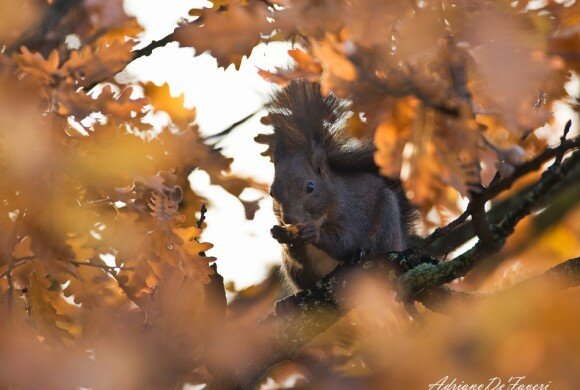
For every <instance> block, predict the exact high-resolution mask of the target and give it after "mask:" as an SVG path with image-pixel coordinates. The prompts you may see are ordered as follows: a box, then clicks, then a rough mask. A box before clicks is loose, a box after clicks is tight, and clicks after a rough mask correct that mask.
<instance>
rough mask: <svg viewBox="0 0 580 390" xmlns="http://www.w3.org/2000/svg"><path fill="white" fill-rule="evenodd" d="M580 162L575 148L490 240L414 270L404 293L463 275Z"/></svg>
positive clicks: (404, 283)
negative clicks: (440, 261)
mask: <svg viewBox="0 0 580 390" xmlns="http://www.w3.org/2000/svg"><path fill="white" fill-rule="evenodd" d="M579 162H580V151H576V152H574V153H573V154H572V156H570V157H569V158H567V159H566V160H565V161H564V162H563V163H562V164H561V165H558V164H554V165H552V166H551V167H550V168H549V169H548V170H546V171H545V172H543V174H542V177H541V179H540V180H539V181H538V182H537V183H536V184H534V185H533V186H531V188H530V189H529V190H528V191H527V192H526V194H525V196H523V197H522V199H521V203H520V204H519V205H518V206H516V207H515V210H513V211H511V212H509V213H508V214H507V215H506V216H505V217H504V218H503V219H502V220H501V221H500V222H499V223H498V224H497V225H495V226H494V227H493V231H494V235H495V238H494V240H493V241H492V242H491V243H484V242H481V241H480V242H478V243H477V244H476V245H475V246H474V247H473V248H471V249H470V250H468V251H467V252H465V253H464V254H462V255H460V256H458V257H456V258H455V259H453V260H451V261H446V262H443V263H439V264H437V265H424V266H419V267H416V268H414V269H412V270H411V271H409V272H407V273H406V274H405V275H403V276H402V277H401V285H402V292H403V293H404V294H405V295H406V296H415V295H416V294H418V293H420V292H421V291H423V290H425V289H426V288H429V287H433V286H438V285H442V284H445V283H449V282H451V281H453V280H455V279H457V278H460V277H462V276H464V275H465V274H466V273H467V272H468V271H469V270H471V268H473V266H474V265H475V264H476V262H477V261H478V260H480V259H481V258H483V257H485V256H489V255H491V254H493V253H495V252H497V251H498V250H499V249H501V247H502V246H503V245H504V243H505V241H506V239H507V237H509V236H510V235H511V234H512V233H513V231H514V228H515V226H516V225H517V223H518V222H519V221H520V220H522V219H523V218H524V217H525V216H526V215H528V214H529V213H530V212H531V211H532V209H533V207H534V205H535V204H536V203H537V202H538V201H539V200H540V199H541V198H542V196H544V195H545V194H546V193H548V192H549V191H550V190H551V189H552V188H553V187H554V186H555V185H556V184H557V183H558V182H559V180H561V179H562V178H564V177H565V176H566V174H567V173H568V172H569V171H570V170H571V169H572V168H573V167H575V166H576V165H577V164H578V163H579Z"/></svg>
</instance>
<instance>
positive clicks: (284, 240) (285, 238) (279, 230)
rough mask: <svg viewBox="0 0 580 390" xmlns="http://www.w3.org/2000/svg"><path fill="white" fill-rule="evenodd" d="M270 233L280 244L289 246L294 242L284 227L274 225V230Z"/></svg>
mask: <svg viewBox="0 0 580 390" xmlns="http://www.w3.org/2000/svg"><path fill="white" fill-rule="evenodd" d="M270 233H271V234H272V237H273V238H274V239H275V240H276V241H278V242H279V243H280V244H288V243H290V242H292V241H293V237H292V236H293V235H292V234H291V232H289V231H288V230H287V229H286V228H284V227H283V226H279V225H274V226H273V227H272V229H270Z"/></svg>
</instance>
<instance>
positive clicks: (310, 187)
mask: <svg viewBox="0 0 580 390" xmlns="http://www.w3.org/2000/svg"><path fill="white" fill-rule="evenodd" d="M312 191H314V183H313V182H311V181H309V182H308V183H306V192H308V193H310V192H312Z"/></svg>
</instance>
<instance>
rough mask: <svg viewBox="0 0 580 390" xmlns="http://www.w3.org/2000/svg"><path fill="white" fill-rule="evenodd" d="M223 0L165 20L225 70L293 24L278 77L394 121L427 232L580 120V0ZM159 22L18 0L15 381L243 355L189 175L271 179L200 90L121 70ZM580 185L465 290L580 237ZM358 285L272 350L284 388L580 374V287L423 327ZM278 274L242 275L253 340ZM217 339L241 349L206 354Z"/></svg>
mask: <svg viewBox="0 0 580 390" xmlns="http://www.w3.org/2000/svg"><path fill="white" fill-rule="evenodd" d="M211 3H212V7H211V8H205V9H201V10H200V9H194V10H192V11H191V12H190V19H193V21H192V22H189V23H183V24H181V25H180V26H178V27H177V28H176V30H175V32H174V33H173V34H171V35H170V36H169V37H168V38H167V40H168V41H177V42H178V43H179V44H180V45H181V46H183V47H194V48H195V49H196V53H197V54H200V53H202V52H204V51H209V52H210V53H211V55H212V56H214V57H215V58H216V59H217V61H218V65H219V66H222V67H227V66H229V65H231V64H233V65H234V66H235V67H239V66H240V64H241V62H242V61H243V58H244V57H245V56H248V55H249V54H250V53H251V51H252V49H253V48H254V47H255V46H256V45H257V44H259V43H261V42H271V41H276V40H284V41H290V42H292V43H293V48H292V49H291V50H290V51H289V54H290V56H291V57H292V58H293V59H294V61H295V63H294V64H293V65H292V66H291V67H288V68H276V69H270V70H266V69H263V70H259V73H260V74H261V75H262V76H263V77H264V78H266V79H267V80H270V81H272V82H274V83H277V84H280V85H284V84H285V83H287V82H288V81H289V80H291V79H294V78H306V79H308V80H312V81H320V82H321V85H322V89H323V92H324V93H330V92H333V93H335V94H336V95H338V96H340V97H343V98H347V99H349V100H350V101H351V109H352V115H351V116H350V117H349V118H348V119H347V120H346V126H347V128H348V130H349V131H350V132H351V134H352V135H353V136H354V137H358V138H372V139H374V141H375V144H376V146H377V151H376V154H375V161H376V163H377V165H378V166H379V167H380V170H381V173H382V174H384V175H387V176H391V177H397V178H400V179H402V181H403V183H404V185H405V188H406V190H407V194H408V196H409V197H410V199H411V200H412V201H413V202H414V203H415V204H417V205H418V206H419V208H420V210H421V212H422V214H423V216H424V222H425V223H424V226H423V229H424V231H428V230H429V229H431V228H433V227H435V226H437V225H444V224H445V223H446V222H448V221H449V220H450V218H452V217H453V216H455V215H457V214H458V213H459V212H460V211H461V203H460V201H461V199H463V198H465V197H467V198H469V196H470V193H471V192H472V191H474V190H476V189H477V187H478V186H479V185H484V186H485V185H487V184H489V182H490V181H491V180H492V179H493V178H494V177H496V176H502V177H505V176H509V175H510V174H511V173H512V172H513V170H514V169H515V168H516V167H517V165H518V164H520V163H521V162H522V161H524V160H525V159H527V158H530V157H532V156H534V155H535V154H537V153H538V152H539V151H541V150H542V149H543V148H544V147H545V146H546V145H547V144H548V143H550V142H552V141H554V139H558V137H560V135H561V129H560V128H558V126H557V124H558V123H557V122H555V120H554V118H553V116H552V113H553V112H554V110H556V109H559V110H560V111H562V110H566V111H565V112H568V113H570V115H573V118H571V119H573V120H574V123H575V129H576V130H574V131H577V126H578V125H577V123H578V109H579V107H580V87H579V84H578V79H576V80H575V81H573V82H571V83H570V84H569V86H568V90H566V89H565V83H566V82H568V81H569V80H570V77H571V75H572V74H573V73H572V72H578V71H580V61H579V58H580V29H579V25H580V5H579V3H578V2H577V1H574V0H568V1H554V0H549V1H544V2H541V4H535V3H537V2H531V1H505V0H470V1H449V0H437V1H431V0H422V1H414V0H410V1H408V0H392V1H381V0H349V1H346V0H332V1H331V0H316V1H307V0H295V1H290V0H288V1H286V0H280V1H257V0H246V1H241V0H240V1H238V0H230V1H222V0H220V1H212V2H211ZM144 6H145V5H144ZM140 34H141V27H140V26H139V24H138V23H137V21H136V20H135V19H134V18H131V17H129V16H128V15H127V14H126V13H125V11H124V9H123V2H122V1H121V0H107V1H93V0H85V1H75V0H51V1H46V0H25V1H12V0H6V1H2V2H1V3H0V43H1V44H2V45H3V50H2V54H1V55H0V85H1V88H0V123H1V125H0V166H1V167H2V178H1V179H0V253H1V255H0V362H2V364H0V387H2V388H59V389H68V388H79V387H84V388H92V389H111V388H125V389H132V388H135V389H136V388H175V387H176V386H177V387H179V386H181V385H183V384H185V383H206V382H208V381H211V379H212V375H211V374H210V371H209V369H208V368H209V367H208V362H211V365H213V367H215V366H216V365H217V366H219V365H220V364H222V363H223V364H224V365H225V364H230V363H231V362H232V361H235V359H236V358H237V357H239V356H243V354H242V353H240V351H241V349H240V350H236V349H235V348H233V347H232V346H233V345H234V344H235V343H231V344H228V340H231V339H228V338H227V337H225V336H223V335H222V334H221V333H220V332H221V330H222V328H221V327H217V326H213V325H212V324H214V322H213V321H214V320H215V318H214V316H215V311H216V310H214V307H212V305H213V304H214V303H212V300H211V299H208V296H206V295H207V291H208V290H207V287H206V286H207V284H208V283H209V282H210V280H212V279H213V281H214V282H215V275H214V269H213V268H212V267H210V265H209V264H210V263H211V262H212V261H214V260H215V259H212V258H208V257H206V256H205V255H204V253H203V252H205V251H206V250H208V249H209V248H210V247H211V244H208V243H203V242H201V241H200V235H201V233H202V229H203V224H201V223H199V224H198V223H196V217H195V215H196V212H198V211H199V210H200V208H201V205H202V204H203V203H204V202H206V200H205V199H203V198H202V197H200V196H199V195H197V194H196V193H194V192H193V191H192V190H191V188H190V183H189V181H188V176H189V174H190V173H191V172H192V171H193V170H194V169H202V170H204V171H206V172H207V173H208V174H209V176H210V178H211V181H212V183H213V184H217V185H220V186H222V187H223V188H224V189H226V190H227V191H229V192H230V193H231V194H232V195H234V196H239V195H240V194H241V192H242V191H243V189H244V188H247V187H260V186H259V184H258V183H255V182H253V181H252V180H250V179H244V178H239V177H236V176H233V175H231V174H229V173H228V170H229V166H230V164H231V162H232V161H231V159H228V158H226V157H224V156H223V155H222V154H221V153H220V151H219V150H214V149H212V147H210V146H208V145H206V144H205V143H204V140H203V138H202V137H201V136H200V135H199V132H198V127H197V126H196V125H195V115H196V114H195V109H194V108H187V107H185V106H184V97H183V96H174V95H172V93H171V91H170V89H169V86H168V85H161V86H158V85H154V84H151V83H147V84H145V83H141V82H135V83H131V84H126V83H125V82H122V81H121V80H119V79H117V78H116V77H115V76H116V75H117V74H118V73H119V72H120V71H122V70H123V69H124V68H125V67H126V65H127V64H128V63H130V62H131V61H133V60H134V59H136V58H138V57H139V56H142V55H144V54H146V53H147V52H146V51H142V49H138V50H136V47H137V45H139V44H144V45H146V44H147V42H141V39H140V36H141V35H140ZM151 45H153V46H151V47H150V48H151V49H152V48H153V47H154V46H155V43H153V44H151ZM141 46H143V45H141ZM558 105H559V106H558ZM558 107H559V108H558ZM562 107H565V108H562ZM158 117H163V118H166V121H165V122H164V124H163V125H161V126H153V125H152V124H151V123H152V118H158ZM566 119H568V118H566ZM539 128H542V131H537V129H539ZM259 140H260V141H261V142H264V143H268V139H267V137H265V136H262V137H260V138H259ZM518 188H519V187H518ZM516 190H517V188H516ZM576 192H577V191H576ZM576 192H571V194H572V195H570V196H569V197H568V198H564V199H560V203H559V207H560V208H559V209H558V210H557V215H558V217H557V218H536V217H542V216H543V215H545V213H548V212H551V209H550V208H548V209H547V210H545V211H544V213H540V214H539V215H538V216H536V217H534V218H533V219H530V220H529V221H526V224H527V225H525V226H522V227H521V229H518V230H517V231H516V233H515V234H514V235H513V236H512V237H511V238H510V241H508V246H507V247H506V249H505V251H504V252H502V253H503V254H504V257H503V258H501V259H499V260H497V261H496V262H495V263H494V264H496V265H495V266H494V267H493V268H491V269H486V270H485V278H483V277H481V278H479V279H477V278H472V280H470V279H466V280H464V281H460V282H458V283H457V286H456V287H457V288H472V289H481V290H484V291H495V290H497V289H500V288H505V287H509V286H512V285H513V284H515V283H516V282H517V281H520V280H522V279H524V278H526V277H529V276H532V275H534V274H537V273H539V272H541V271H542V270H545V269H546V268H548V267H549V266H552V265H554V264H557V263H558V262H560V261H562V260H563V259H566V258H570V257H574V256H577V255H578V253H579V251H580V243H579V240H578V237H579V236H580V222H579V221H580V218H578V209H577V208H576V206H577V199H578V197H577V196H575V195H574V194H575V193H576ZM251 206H252V207H254V206H255V205H251ZM575 208H576V209H575ZM562 210H563V211H562ZM542 221H543V222H542ZM538 223H544V225H543V226H539V227H538ZM505 253H509V254H510V255H509V256H505ZM501 255H502V254H500V255H499V256H501ZM240 261H243V260H242V259H240ZM357 286H358V287H356V288H355V289H354V290H353V291H352V297H353V298H352V299H353V300H354V301H355V302H357V304H360V308H359V309H357V310H355V311H353V312H352V313H350V314H349V315H348V316H347V317H345V318H344V320H343V321H341V322H340V323H339V324H337V325H336V326H334V327H333V328H331V329H330V330H329V331H328V332H326V333H324V334H322V335H320V336H319V337H318V338H316V339H315V340H313V342H312V343H310V344H309V345H308V346H306V347H305V348H304V349H303V350H302V351H301V353H299V355H298V356H297V358H296V359H295V361H294V362H293V363H289V364H286V365H279V366H277V367H275V368H274V369H273V370H272V371H271V372H270V374H271V375H270V377H269V378H268V379H267V380H265V382H264V387H265V388H271V387H280V386H284V385H289V384H291V383H295V384H296V383H298V384H299V383H301V382H300V381H303V380H304V378H308V379H309V381H311V382H312V383H314V384H317V385H319V386H322V387H330V388H341V387H344V388H350V387H353V386H355V387H364V386H366V387H369V388H424V387H426V386H427V385H428V384H429V383H434V382H436V381H437V380H439V379H440V378H442V377H443V376H449V377H450V378H459V379H458V381H464V382H465V383H485V384H487V383H488V381H489V378H492V377H495V376H498V377H502V378H504V381H505V380H507V379H506V378H509V377H510V376H527V379H526V381H525V382H526V383H548V382H549V381H551V383H552V384H551V386H552V387H553V388H559V389H564V388H570V389H572V388H575V385H576V386H577V383H580V377H578V370H577V367H579V366H580V339H579V337H578V332H577V330H578V328H579V327H580V323H579V322H578V321H579V319H580V313H579V310H580V306H579V302H580V301H579V300H578V288H576V289H573V290H569V291H566V292H562V293H558V294H552V293H550V291H549V289H548V287H546V289H543V288H536V289H534V290H533V291H518V292H517V294H514V295H513V296H507V297H504V298H502V299H490V300H486V301H485V302H484V303H482V304H481V305H474V307H469V308H466V307H462V308H458V309H457V316H456V317H457V318H455V319H453V320H451V319H449V318H446V317H441V316H440V315H437V314H434V313H430V312H428V311H427V310H423V309H421V310H420V311H421V312H422V313H423V316H424V320H425V321H424V322H425V323H426V324H427V325H425V326H423V327H421V326H418V325H417V323H416V322H415V321H411V320H410V319H409V318H408V314H407V313H406V312H404V311H403V310H402V308H401V305H400V304H399V303H397V302H395V300H394V299H393V297H392V294H391V293H388V292H386V291H385V287H384V286H382V285H377V284H376V283H375V282H373V281H369V282H363V283H360V284H358V285H357ZM281 294H282V289H281V287H280V284H279V283H278V282H277V278H276V276H275V275H274V274H273V275H271V277H270V278H269V279H268V280H267V281H265V282H264V284H262V285H260V286H256V287H253V288H251V289H248V290H246V291H241V292H237V293H236V298H235V299H234V300H233V302H232V304H231V306H230V310H229V312H228V320H229V325H228V326H229V327H230V328H232V329H238V330H237V331H236V332H234V333H233V334H230V336H229V337H234V338H235V339H236V340H237V341H238V344H239V341H240V340H242V341H244V343H242V344H243V345H242V346H241V347H240V348H242V349H244V348H245V350H246V351H248V350H250V351H251V350H252V348H255V344H254V343H256V342H258V341H259V340H261V339H265V338H266V335H265V334H261V335H259V336H260V337H258V336H256V335H255V334H254V335H253V336H252V337H250V336H248V335H249V333H246V332H245V331H244V329H251V328H252V326H253V325H252V324H254V323H255V322H256V321H258V320H259V319H260V318H261V317H263V316H264V314H266V313H267V312H268V311H270V310H271V307H272V303H273V302H274V301H275V300H276V299H277V298H279V297H280V295H281ZM217 311H219V310H217ZM222 336H223V337H222ZM216 338H217V339H220V338H223V340H221V343H218V345H222V347H223V348H221V349H220V350H219V351H215V350H213V351H211V353H210V354H209V356H210V357H209V358H207V357H206V352H207V351H206V349H207V345H206V344H207V341H208V340H214V339H216ZM254 351H255V353H259V351H256V350H254ZM260 352H263V351H260ZM217 371H219V369H218V370H217ZM301 378H302V379H301ZM47 381H49V382H47Z"/></svg>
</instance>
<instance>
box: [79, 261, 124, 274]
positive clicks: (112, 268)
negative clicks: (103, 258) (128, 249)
mask: <svg viewBox="0 0 580 390" xmlns="http://www.w3.org/2000/svg"><path fill="white" fill-rule="evenodd" d="M68 262H69V263H71V264H73V265H75V266H88V267H95V268H100V269H102V270H103V271H107V272H108V271H120V270H123V271H133V270H134V268H133V267H124V266H120V265H106V264H97V263H91V262H85V261H76V260H69V261H68Z"/></svg>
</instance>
